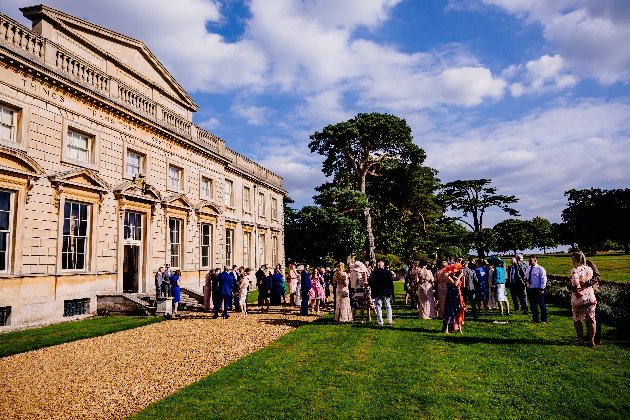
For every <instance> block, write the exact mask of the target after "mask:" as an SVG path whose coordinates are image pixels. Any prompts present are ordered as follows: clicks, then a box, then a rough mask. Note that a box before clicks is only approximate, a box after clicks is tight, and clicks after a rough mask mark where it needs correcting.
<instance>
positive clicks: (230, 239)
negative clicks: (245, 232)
mask: <svg viewBox="0 0 630 420" xmlns="http://www.w3.org/2000/svg"><path fill="white" fill-rule="evenodd" d="M233 261H234V229H232V228H226V229H225V265H227V266H228V267H232V262H233Z"/></svg>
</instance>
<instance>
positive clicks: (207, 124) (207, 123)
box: [197, 118, 221, 130]
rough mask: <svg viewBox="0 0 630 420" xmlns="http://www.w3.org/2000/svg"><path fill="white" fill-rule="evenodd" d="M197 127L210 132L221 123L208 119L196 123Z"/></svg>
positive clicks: (214, 119)
mask: <svg viewBox="0 0 630 420" xmlns="http://www.w3.org/2000/svg"><path fill="white" fill-rule="evenodd" d="M197 125H198V126H199V127H201V128H203V129H205V130H212V129H214V128H217V127H220V126H221V122H220V121H219V120H218V119H216V118H210V119H207V120H204V121H202V122H200V123H198V124H197Z"/></svg>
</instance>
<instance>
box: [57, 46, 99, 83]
mask: <svg viewBox="0 0 630 420" xmlns="http://www.w3.org/2000/svg"><path fill="white" fill-rule="evenodd" d="M56 58H57V59H56V61H55V66H56V67H57V70H60V71H61V72H63V73H66V74H68V75H70V76H72V77H73V78H75V79H79V80H80V81H81V82H83V83H84V84H87V85H89V86H92V87H93V88H95V89H96V90H97V91H100V92H101V93H103V92H109V81H110V79H111V77H110V76H108V75H106V74H105V73H103V72H102V71H100V70H98V69H96V68H95V67H93V66H91V65H89V64H87V63H86V62H85V61H83V60H81V59H80V58H78V57H76V56H74V55H72V54H69V53H67V52H65V51H63V50H61V49H58V50H57V54H56Z"/></svg>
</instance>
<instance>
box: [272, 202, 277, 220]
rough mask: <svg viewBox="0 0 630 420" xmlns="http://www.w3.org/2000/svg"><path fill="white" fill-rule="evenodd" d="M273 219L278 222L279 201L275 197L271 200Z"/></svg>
mask: <svg viewBox="0 0 630 420" xmlns="http://www.w3.org/2000/svg"><path fill="white" fill-rule="evenodd" d="M271 218H272V219H273V220H278V199H277V198H275V197H272V198H271Z"/></svg>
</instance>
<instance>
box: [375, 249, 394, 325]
mask: <svg viewBox="0 0 630 420" xmlns="http://www.w3.org/2000/svg"><path fill="white" fill-rule="evenodd" d="M370 286H371V287H372V293H373V294H374V300H375V301H376V322H378V325H381V326H382V325H383V302H385V310H386V312H387V323H388V324H390V325H392V324H394V321H393V319H392V305H391V302H390V297H391V295H392V294H393V293H394V277H393V276H392V273H391V271H389V270H385V263H384V262H383V261H379V262H377V263H376V269H375V270H374V271H373V272H372V275H371V276H370Z"/></svg>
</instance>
